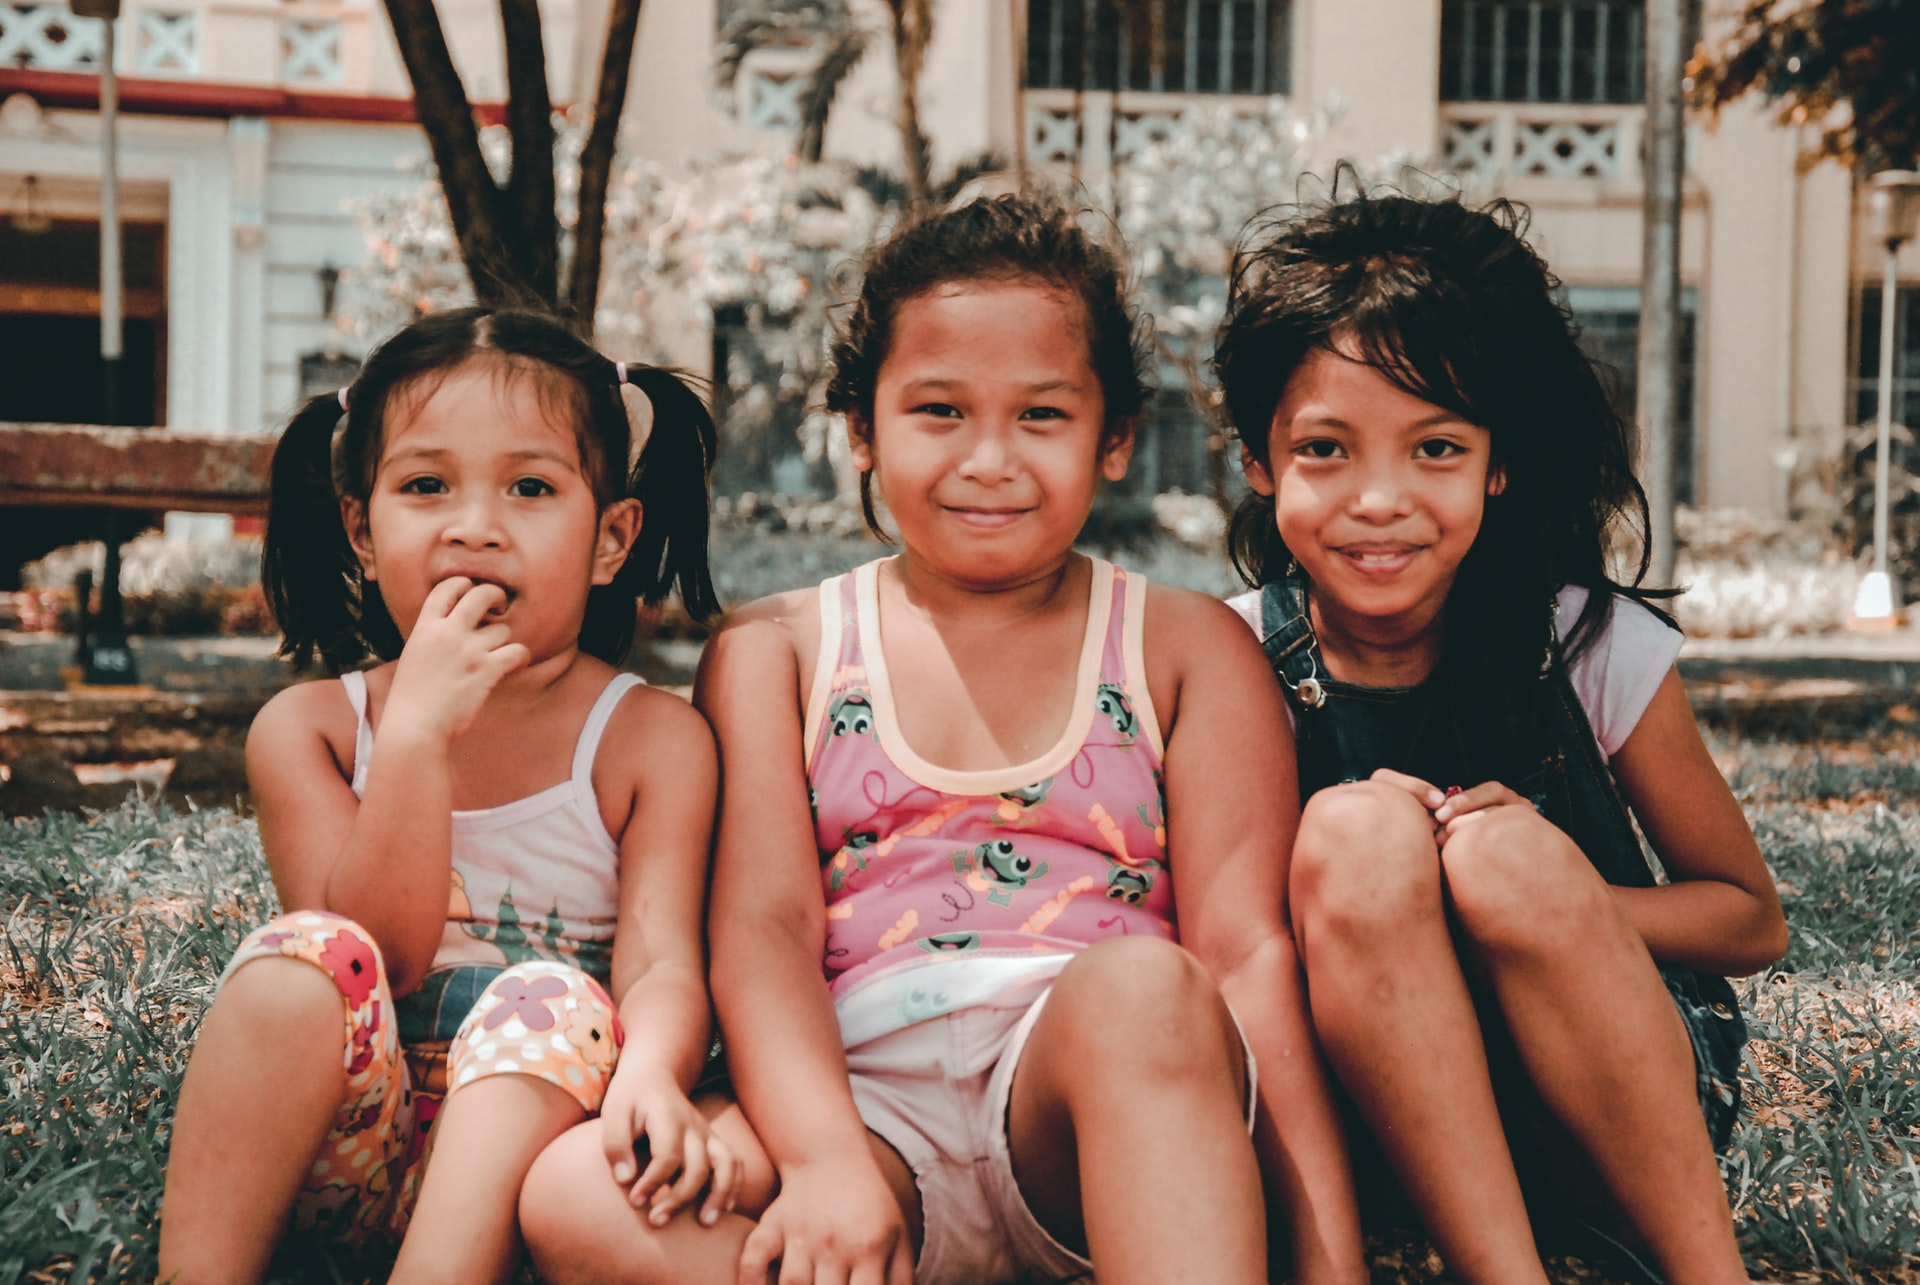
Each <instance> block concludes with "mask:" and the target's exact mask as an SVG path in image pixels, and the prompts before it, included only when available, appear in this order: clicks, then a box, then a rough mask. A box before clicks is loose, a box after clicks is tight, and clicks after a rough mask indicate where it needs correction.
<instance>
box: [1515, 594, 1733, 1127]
mask: <svg viewBox="0 0 1920 1285" xmlns="http://www.w3.org/2000/svg"><path fill="white" fill-rule="evenodd" d="M1546 684H1547V687H1548V689H1549V690H1550V692H1551V693H1552V700H1551V712H1552V715H1553V719H1554V721H1555V723H1557V724H1558V727H1557V728H1556V731H1557V732H1558V733H1559V735H1558V737H1557V738H1556V740H1557V742H1558V749H1557V750H1556V753H1558V754H1560V755H1562V756H1564V760H1565V761H1564V762H1563V763H1562V765H1561V766H1562V772H1563V775H1564V778H1565V781H1566V786H1567V802H1568V804H1569V805H1570V808H1571V812H1572V816H1571V817H1570V818H1569V819H1568V820H1567V821H1565V822H1562V823H1561V824H1562V826H1563V828H1564V829H1565V830H1566V831H1567V833H1568V835H1569V837H1571V838H1572V839H1573V840H1574V841H1575V843H1577V844H1578V845H1579V847H1580V851H1581V852H1582V853H1583V854H1585V856H1586V858H1587V860H1588V861H1590V862H1592V863H1593V866H1594V869H1596V870H1598V871H1599V872H1600V876H1601V878H1603V879H1605V880H1606V881H1607V882H1608V883H1610V884H1613V885H1615V886H1617V887H1627V888H1647V887H1652V886H1653V885H1654V884H1655V883H1656V882H1658V878H1657V876H1656V875H1655V873H1654V869H1653V866H1652V864H1651V862H1650V861H1649V860H1648V857H1647V853H1646V849H1644V848H1643V847H1641V845H1640V836H1639V833H1638V832H1637V831H1636V830H1635V829H1634V826H1633V821H1632V819H1631V817H1630V816H1629V814H1628V812H1627V804H1626V800H1625V799H1623V798H1621V797H1620V790H1619V787H1618V786H1616V785H1615V784H1614V779H1613V772H1612V770H1611V769H1609V768H1608V766H1607V763H1606V760H1605V759H1604V758H1602V757H1601V754H1600V745H1599V742H1598V741H1596V740H1595V739H1594V735H1593V727H1592V724H1591V723H1590V722H1589V721H1588V719H1587V713H1586V710H1585V708H1584V707H1583V706H1582V705H1581V704H1580V698H1579V695H1578V693H1576V692H1575V691H1574V689H1573V678H1572V675H1571V674H1570V673H1569V671H1568V669H1567V666H1566V659H1565V657H1564V656H1563V655H1562V653H1561V648H1560V639H1559V636H1558V633H1557V631H1556V634H1555V636H1554V639H1553V656H1552V664H1551V666H1550V667H1549V672H1548V674H1547V676H1546ZM1659 967H1660V977H1661V980H1662V981H1664V982H1665V983H1666V985H1667V990H1668V992H1669V993H1670V994H1671V995H1672V996H1673V1002H1674V1006H1675V1007H1676V1008H1677V1009H1678V1010H1679V1012H1680V1020H1681V1022H1682V1023H1683V1024H1684V1025H1685V1026H1686V1028H1687V1038H1688V1040H1689V1041H1690V1042H1691V1043H1692V1045H1693V1057H1694V1075H1695V1088H1696V1091H1697V1093H1698V1096H1699V1099H1700V1106H1701V1110H1702V1113H1703V1114H1704V1115H1705V1116H1706V1121H1707V1132H1708V1135H1709V1136H1710V1137H1711V1138H1712V1139H1713V1145H1714V1149H1715V1150H1716V1151H1724V1150H1725V1149H1726V1146H1727V1143H1728V1141H1729V1140H1730V1139H1731V1138H1732V1136H1733V1126H1734V1122H1735V1120H1736V1119H1737V1118H1738V1116H1739V1113H1740V1098H1741V1092H1740V1064H1741V1060H1742V1050H1743V1049H1744V1048H1745V1046H1746V1043H1747V1024H1746V1021H1745V1019H1743V1018H1742V1017H1741V1015H1740V1004H1739V1000H1738V998H1737V997H1736V996H1735V994H1734V990H1733V986H1732V984H1731V983H1729V982H1728V981H1727V979H1726V978H1724V977H1722V976H1720V975H1718V974H1717V973H1704V972H1700V971H1698V970H1696V969H1691V968H1685V967H1682V966H1681V965H1678V964H1661V965H1660V966H1659Z"/></svg>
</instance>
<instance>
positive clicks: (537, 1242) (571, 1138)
mask: <svg viewBox="0 0 1920 1285" xmlns="http://www.w3.org/2000/svg"><path fill="white" fill-rule="evenodd" d="M602 1188H604V1190H603V1189H602ZM623 1213H624V1214H626V1215H630V1218H627V1219H624V1220H623V1221H626V1222H628V1223H629V1224H630V1225H628V1226H625V1227H621V1226H618V1225H616V1223H615V1222H614V1218H618V1217H621V1215H622V1214H623ZM610 1214H611V1215H612V1217H610V1216H609V1215H610ZM646 1227H647V1224H646V1220H645V1219H644V1218H642V1217H641V1216H640V1214H639V1213H638V1212H637V1211H635V1210H633V1209H632V1208H631V1207H630V1206H629V1205H627V1203H626V1193H625V1192H624V1191H622V1190H621V1189H620V1187H619V1186H617V1185H616V1184H615V1183H614V1181H613V1171H612V1169H611V1168H610V1167H609V1166H608V1164H607V1158H606V1154H605V1152H604V1151H603V1150H602V1149H601V1146H600V1130H599V1123H598V1121H592V1120H590V1121H588V1122H586V1123H585V1124H581V1125H577V1126H575V1127H574V1128H572V1129H569V1130H567V1132H565V1133H563V1134H561V1135H560V1136H559V1137H558V1138H556V1139H554V1141H553V1142H552V1143H551V1144H549V1145H548V1146H547V1148H546V1149H545V1150H544V1151H542V1152H541V1153H540V1155H539V1156H538V1157H537V1158H536V1159H535V1160H534V1162H533V1167H532V1168H531V1169H529V1170H528V1171H527V1177H526V1181H525V1182H524V1183H523V1184H522V1185H521V1188H520V1235H521V1238H522V1239H523V1240H524V1241H525V1243H526V1247H527V1253H528V1254H529V1255H530V1256H531V1257H532V1258H533V1262H534V1265H535V1266H536V1267H537V1268H538V1269H539V1271H540V1277H541V1279H542V1280H545V1281H548V1282H551V1283H552V1285H564V1283H565V1282H568V1281H575V1280H580V1281H588V1280H596V1279H612V1277H606V1278H602V1277H600V1276H599V1275H598V1274H597V1269H596V1264H599V1263H602V1262H604V1261H605V1260H606V1258H607V1256H608V1255H609V1254H617V1253H618V1252H619V1247H620V1245H621V1244H622V1243H624V1242H625V1240H626V1238H627V1237H631V1236H641V1235H645V1234H646ZM649 1257H650V1256H646V1255H643V1256H640V1257H639V1258H636V1259H634V1260H632V1261H631V1262H630V1263H629V1264H628V1265H627V1266H626V1267H624V1268H623V1269H622V1271H621V1273H620V1275H619V1279H622V1280H631V1279H633V1276H632V1275H631V1273H632V1272H633V1271H634V1270H637V1269H638V1268H639V1267H640V1265H641V1264H642V1263H644V1262H645V1261H647V1259H648V1258H649Z"/></svg>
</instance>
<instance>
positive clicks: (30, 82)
mask: <svg viewBox="0 0 1920 1285" xmlns="http://www.w3.org/2000/svg"><path fill="white" fill-rule="evenodd" d="M12 94H27V95H29V96H30V97H32V98H33V99H34V100H35V101H37V102H39V103H40V104H41V105H42V106H45V107H58V108H66V109H69V110H75V111H95V110H98V109H99V106H100V77H99V75H98V74H97V73H94V72H71V71H35V70H30V69H21V68H0V100H4V99H5V98H7V97H8V96H9V95H12ZM120 110H121V111H123V112H128V113H134V114H141V115H151V116H202V117H215V118H220V119H230V118H232V117H235V116H267V117H278V118H287V119H294V120H323V121H365V122H369V123H374V124H390V125H413V124H418V123H419V116H418V115H417V114H416V112H415V110H414V102H413V99H411V98H381V97H374V96H371V95H367V94H328V93H317V92H313V91H309V90H296V89H282V88H280V87H278V86H272V85H232V84H213V83H209V82H206V81H198V80H160V79H153V78H146V77H139V76H123V77H121V78H120ZM473 110H474V114H475V115H476V116H477V117H478V118H479V119H480V121H481V122H482V123H483V124H487V125H498V124H501V123H502V122H504V121H505V119H506V107H505V105H504V104H501V103H475V104H474V105H473Z"/></svg>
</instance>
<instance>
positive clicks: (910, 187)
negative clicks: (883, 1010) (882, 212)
mask: <svg viewBox="0 0 1920 1285" xmlns="http://www.w3.org/2000/svg"><path fill="white" fill-rule="evenodd" d="M887 8H888V10H889V12H890V13H891V14H892V17H893V65H894V75H895V78H896V79H897V80H898V81H899V107H898V114H897V120H898V122H899V125H900V155H901V160H902V162H904V166H905V170H906V174H905V178H906V183H907V208H908V209H909V210H919V209H921V208H923V207H924V206H925V205H926V203H927V197H928V192H929V190H930V189H931V187H932V184H933V149H932V147H931V145H930V144H929V143H928V142H927V135H926V132H925V131H924V130H922V129H921V128H920V70H921V68H922V67H924V66H925V65H926V60H927V45H928V44H929V43H931V41H932V39H933V4H932V0H887Z"/></svg>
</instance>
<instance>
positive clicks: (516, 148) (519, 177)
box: [500, 0, 560, 307]
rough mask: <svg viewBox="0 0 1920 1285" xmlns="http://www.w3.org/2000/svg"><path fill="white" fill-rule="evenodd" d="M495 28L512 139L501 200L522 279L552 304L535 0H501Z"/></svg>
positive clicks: (554, 243)
mask: <svg viewBox="0 0 1920 1285" xmlns="http://www.w3.org/2000/svg"><path fill="white" fill-rule="evenodd" d="M500 28H501V33H502V35H504V36H505V37H506V64H507V132H508V134H509V136H510V137H511V138H512V140H513V160H512V162H511V164H510V166H509V168H508V171H507V191H506V205H507V208H508V210H509V212H510V213H509V217H510V218H512V219H513V221H514V222H515V223H516V224H517V225H518V229H519V232H520V236H518V237H516V238H514V242H515V244H514V248H515V249H516V250H518V251H519V256H518V257H519V258H520V261H521V268H522V269H523V271H525V273H526V276H527V282H528V284H529V285H531V286H532V287H533V289H534V292H535V293H536V294H538V295H539V296H540V298H541V299H542V300H543V301H545V302H546V303H547V305H548V306H550V307H551V306H555V305H557V304H558V303H559V293H560V224H559V220H558V218H557V216H556V215H555V213H554V208H553V201H554V181H553V159H554V158H553V99H552V98H551V97H550V96H549V94H548V92H547V49H546V43H545V41H544V40H543V39H542V38H541V33H540V7H539V5H538V4H537V3H536V0H500Z"/></svg>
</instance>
